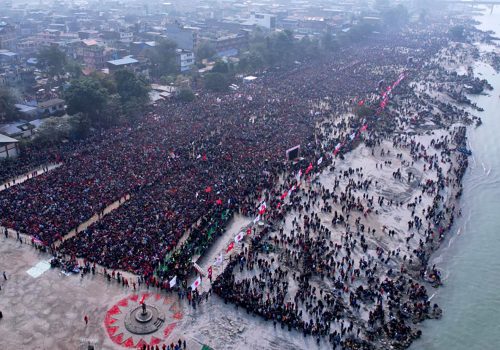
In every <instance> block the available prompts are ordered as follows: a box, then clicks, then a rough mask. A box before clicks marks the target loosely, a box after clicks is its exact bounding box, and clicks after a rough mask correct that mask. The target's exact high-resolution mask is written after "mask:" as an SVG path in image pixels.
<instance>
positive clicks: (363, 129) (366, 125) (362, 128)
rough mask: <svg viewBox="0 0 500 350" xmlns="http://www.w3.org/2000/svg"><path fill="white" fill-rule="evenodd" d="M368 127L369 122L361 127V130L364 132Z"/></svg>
mask: <svg viewBox="0 0 500 350" xmlns="http://www.w3.org/2000/svg"><path fill="white" fill-rule="evenodd" d="M367 129H368V124H365V125H363V126H362V127H361V129H359V131H361V132H363V131H366V130H367Z"/></svg>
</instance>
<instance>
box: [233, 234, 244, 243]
mask: <svg viewBox="0 0 500 350" xmlns="http://www.w3.org/2000/svg"><path fill="white" fill-rule="evenodd" d="M243 237H245V233H244V232H240V233H238V234H237V235H236V237H234V241H235V242H236V243H239V242H240V241H241V240H242V239H243Z"/></svg>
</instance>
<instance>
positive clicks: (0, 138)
mask: <svg viewBox="0 0 500 350" xmlns="http://www.w3.org/2000/svg"><path fill="white" fill-rule="evenodd" d="M14 142H19V141H17V140H16V139H13V138H12V137H9V136H6V135H3V134H0V143H14Z"/></svg>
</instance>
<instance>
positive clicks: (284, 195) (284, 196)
mask: <svg viewBox="0 0 500 350" xmlns="http://www.w3.org/2000/svg"><path fill="white" fill-rule="evenodd" d="M287 196H288V191H285V192H284V193H283V194H282V195H281V200H283V199H285V198H286V197H287Z"/></svg>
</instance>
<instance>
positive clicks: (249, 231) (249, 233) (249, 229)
mask: <svg viewBox="0 0 500 350" xmlns="http://www.w3.org/2000/svg"><path fill="white" fill-rule="evenodd" d="M251 234H252V229H251V228H250V227H249V228H247V235H249V236H250V235H251Z"/></svg>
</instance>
